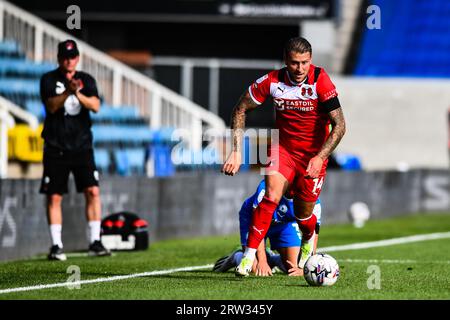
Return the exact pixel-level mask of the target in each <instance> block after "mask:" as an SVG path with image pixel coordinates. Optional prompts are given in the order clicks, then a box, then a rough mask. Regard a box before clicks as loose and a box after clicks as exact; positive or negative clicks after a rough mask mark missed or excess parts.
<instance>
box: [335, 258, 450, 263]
mask: <svg viewBox="0 0 450 320" xmlns="http://www.w3.org/2000/svg"><path fill="white" fill-rule="evenodd" d="M338 260H339V262H350V263H353V262H354V263H394V264H413V263H429V264H433V263H439V264H450V261H419V260H390V259H338Z"/></svg>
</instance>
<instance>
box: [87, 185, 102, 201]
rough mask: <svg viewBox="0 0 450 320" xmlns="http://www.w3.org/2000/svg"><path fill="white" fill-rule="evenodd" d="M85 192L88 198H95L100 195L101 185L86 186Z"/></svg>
mask: <svg viewBox="0 0 450 320" xmlns="http://www.w3.org/2000/svg"><path fill="white" fill-rule="evenodd" d="M84 194H85V195H86V197H87V198H88V199H95V198H99V197H100V189H99V187H89V188H86V189H85V191H84Z"/></svg>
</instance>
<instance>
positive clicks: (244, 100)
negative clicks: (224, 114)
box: [231, 90, 258, 152]
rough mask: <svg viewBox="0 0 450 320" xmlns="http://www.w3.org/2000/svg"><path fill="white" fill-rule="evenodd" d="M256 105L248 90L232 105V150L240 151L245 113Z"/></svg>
mask: <svg viewBox="0 0 450 320" xmlns="http://www.w3.org/2000/svg"><path fill="white" fill-rule="evenodd" d="M257 106H258V105H257V104H256V103H255V102H254V101H253V100H252V98H251V97H250V94H249V93H248V90H246V91H245V92H244V93H243V94H242V96H241V98H240V99H239V102H238V103H237V105H236V106H235V107H234V109H233V113H232V116H231V129H232V137H233V151H238V152H241V151H242V137H243V135H244V128H245V117H246V113H247V112H249V111H252V110H254V109H255V108H256V107H257Z"/></svg>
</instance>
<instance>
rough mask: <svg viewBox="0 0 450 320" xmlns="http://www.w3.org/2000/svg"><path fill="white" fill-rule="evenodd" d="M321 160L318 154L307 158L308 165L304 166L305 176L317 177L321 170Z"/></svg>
mask: <svg viewBox="0 0 450 320" xmlns="http://www.w3.org/2000/svg"><path fill="white" fill-rule="evenodd" d="M322 165H323V160H322V158H321V157H319V156H315V157H313V158H311V160H309V163H308V167H307V168H306V177H308V178H312V179H314V178H318V177H319V174H320V171H322Z"/></svg>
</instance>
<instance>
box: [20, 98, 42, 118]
mask: <svg viewBox="0 0 450 320" xmlns="http://www.w3.org/2000/svg"><path fill="white" fill-rule="evenodd" d="M25 110H27V111H28V112H31V113H32V114H34V115H35V116H36V117H37V118H38V119H39V121H40V122H42V121H43V120H44V118H45V107H44V104H43V103H42V102H41V100H27V101H26V102H25Z"/></svg>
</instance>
